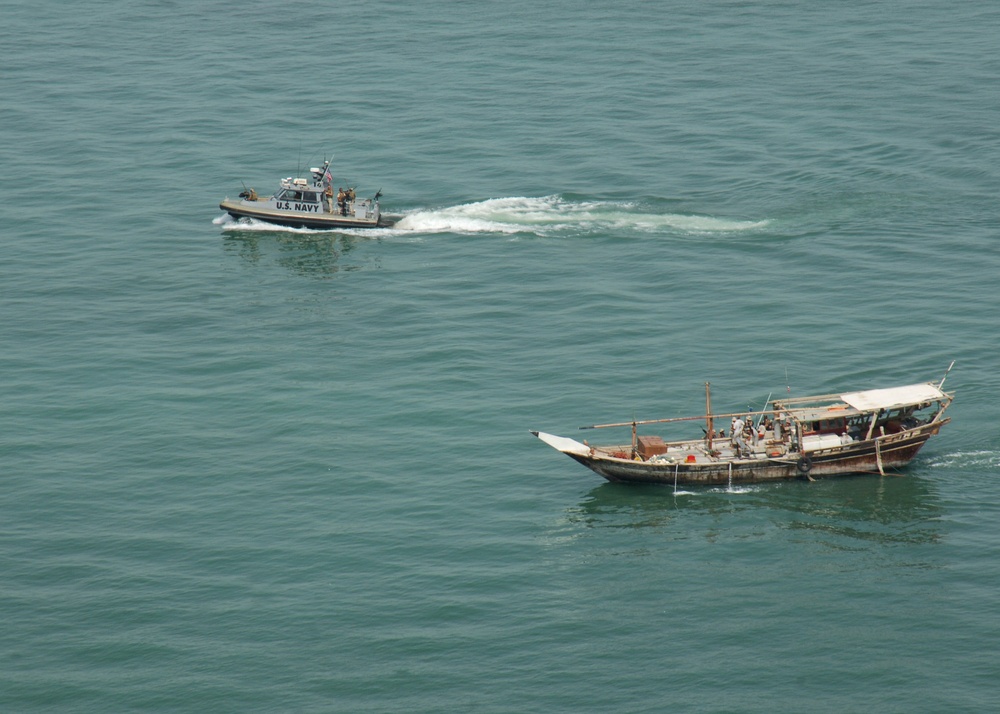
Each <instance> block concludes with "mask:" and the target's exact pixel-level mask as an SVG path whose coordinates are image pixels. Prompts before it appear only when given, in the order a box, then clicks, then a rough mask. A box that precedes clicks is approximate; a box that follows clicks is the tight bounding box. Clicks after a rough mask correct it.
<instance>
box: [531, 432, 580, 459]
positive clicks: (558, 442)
mask: <svg viewBox="0 0 1000 714" xmlns="http://www.w3.org/2000/svg"><path fill="white" fill-rule="evenodd" d="M535 436H537V437H538V438H539V439H541V440H542V441H544V442H545V443H546V444H548V445H549V446H551V447H552V448H553V449H555V450H556V451H561V452H563V453H564V454H579V455H580V456H586V455H587V454H589V453H590V447H589V446H587V445H586V444H581V443H580V442H579V441H575V440H573V439H567V438H566V437H565V436H556V435H555V434H546V433H545V432H544V431H539V432H537V433H536V434H535Z"/></svg>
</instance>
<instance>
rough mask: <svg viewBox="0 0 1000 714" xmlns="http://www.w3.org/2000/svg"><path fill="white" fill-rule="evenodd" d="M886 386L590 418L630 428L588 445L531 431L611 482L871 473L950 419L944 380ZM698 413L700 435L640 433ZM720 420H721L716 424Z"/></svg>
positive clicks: (900, 461) (905, 459)
mask: <svg viewBox="0 0 1000 714" xmlns="http://www.w3.org/2000/svg"><path fill="white" fill-rule="evenodd" d="M952 366H954V362H952V364H951V365H949V367H948V370H947V371H946V372H945V376H944V377H943V378H942V379H941V381H940V382H924V383H920V384H910V385H905V386H901V387H890V388H888V389H869V390H866V391H860V392H840V393H836V394H823V395H818V396H811V397H795V398H789V397H786V398H783V399H774V400H772V401H769V402H768V403H767V405H766V407H765V408H764V409H763V410H761V411H755V412H750V413H748V412H738V413H728V414H713V413H712V409H711V392H710V387H709V384H708V383H707V382H706V383H705V399H706V414H704V415H702V416H693V417H675V418H669V419H649V420H643V421H630V422H620V423H614V424H595V425H593V426H585V427H580V428H581V429H604V428H610V427H631V430H632V439H631V442H630V443H625V444H616V445H610V446H592V445H590V444H588V443H587V442H586V441H584V442H582V443H581V442H579V441H576V440H575V439H570V438H566V437H562V436H555V435H554V434H546V433H545V432H541V431H532V432H531V433H532V434H534V435H535V436H537V437H538V438H539V439H541V440H542V441H544V442H545V443H546V444H548V445H549V446H551V447H552V448H554V449H555V450H556V451H561V452H562V453H564V454H566V455H567V456H569V457H570V458H571V459H574V460H575V461H578V462H580V463H581V464H583V465H584V466H586V467H587V468H589V469H590V470H591V471H594V472H595V473H598V474H600V475H601V476H603V477H604V478H606V479H607V480H609V481H618V482H632V483H660V484H674V485H678V484H684V485H699V484H701V485H726V484H733V483H756V482H764V481H779V480H784V479H792V478H806V479H810V480H811V479H814V478H818V477H825V476H837V475H841V474H859V473H877V474H883V475H884V474H885V473H887V472H888V471H891V470H895V469H899V468H902V467H903V466H906V465H907V464H909V463H910V461H912V460H913V458H914V457H915V456H916V455H917V452H919V451H920V448H921V447H922V446H923V445H924V444H925V443H926V442H927V440H928V439H929V438H930V437H931V436H933V435H935V434H937V433H938V432H939V431H940V430H941V427H942V426H944V425H945V424H947V423H948V422H949V421H951V419H950V418H949V417H945V416H944V413H945V410H946V409H947V408H948V406H949V405H950V404H951V402H952V400H953V399H954V393H949V392H945V391H944V390H943V387H944V379H945V378H946V377H947V376H948V372H950V371H951V368H952ZM702 420H703V421H704V422H705V426H704V427H703V429H702V431H703V432H704V435H703V436H702V437H701V438H697V439H687V440H683V441H665V440H664V439H663V438H662V437H660V436H653V435H640V434H639V427H640V426H643V427H645V426H647V425H651V424H668V423H673V422H691V421H702ZM720 422H721V423H722V424H723V425H724V426H725V427H728V430H727V429H726V428H721V429H720V428H718V427H719V426H720Z"/></svg>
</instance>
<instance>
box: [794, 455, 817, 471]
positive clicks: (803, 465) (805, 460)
mask: <svg viewBox="0 0 1000 714" xmlns="http://www.w3.org/2000/svg"><path fill="white" fill-rule="evenodd" d="M812 467H813V461H812V459H810V458H809V455H808V454H802V457H801V458H800V459H799V460H798V461H796V462H795V468H797V469H798V470H799V473H800V474H802V475H803V476H805V475H806V474H808V473H809V472H810V471H812Z"/></svg>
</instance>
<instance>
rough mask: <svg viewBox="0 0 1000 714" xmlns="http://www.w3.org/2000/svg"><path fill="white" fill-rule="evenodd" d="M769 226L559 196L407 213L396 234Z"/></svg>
mask: <svg viewBox="0 0 1000 714" xmlns="http://www.w3.org/2000/svg"><path fill="white" fill-rule="evenodd" d="M767 223H768V222H767V221H736V220H729V219H723V218H713V217H710V216H697V215H682V214H673V213H649V212H647V211H644V210H643V209H642V208H641V207H639V206H638V205H637V204H635V203H631V202H615V201H568V200H565V199H563V198H561V197H560V196H543V197H540V198H530V197H523V196H519V197H510V198H491V199H489V200H486V201H477V202H475V203H466V204H462V205H459V206H451V207H446V208H438V209H419V210H415V211H411V212H409V213H407V214H405V215H404V216H403V217H402V218H401V219H399V220H398V221H397V222H396V224H395V225H394V226H393V228H395V229H396V230H401V231H417V232H420V233H505V234H512V233H534V234H536V235H551V234H553V233H563V232H591V231H599V230H607V229H619V230H621V229H624V230H636V231H644V232H653V231H660V230H673V231H683V232H690V233H729V232H737V231H747V230H755V229H758V228H762V227H764V226H766V225H767Z"/></svg>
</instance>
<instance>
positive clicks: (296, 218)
mask: <svg viewBox="0 0 1000 714" xmlns="http://www.w3.org/2000/svg"><path fill="white" fill-rule="evenodd" d="M254 203H260V202H252V201H223V202H222V203H220V204H219V208H221V209H222V210H223V211H225V212H226V213H228V214H229V215H230V216H232V217H233V218H237V219H239V218H253V219H255V220H258V221H264V222H265V223H273V224H274V225H278V226H288V227H289V228H314V229H319V230H323V229H331V228H378V227H379V226H380V225H381V223H380V218H379V217H377V216H376V217H374V218H365V219H361V218H353V217H351V216H341V215H338V214H336V213H304V212H298V211H286V210H276V209H274V208H268V207H265V206H260V205H253V204H254Z"/></svg>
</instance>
